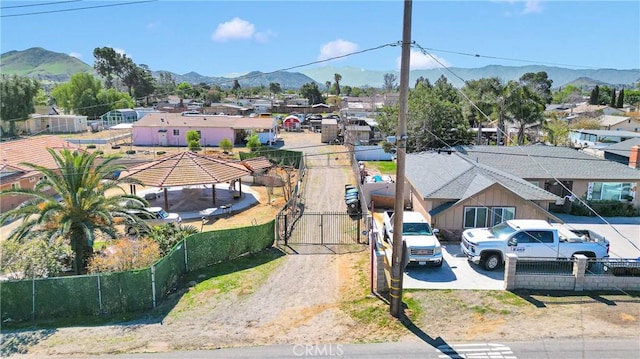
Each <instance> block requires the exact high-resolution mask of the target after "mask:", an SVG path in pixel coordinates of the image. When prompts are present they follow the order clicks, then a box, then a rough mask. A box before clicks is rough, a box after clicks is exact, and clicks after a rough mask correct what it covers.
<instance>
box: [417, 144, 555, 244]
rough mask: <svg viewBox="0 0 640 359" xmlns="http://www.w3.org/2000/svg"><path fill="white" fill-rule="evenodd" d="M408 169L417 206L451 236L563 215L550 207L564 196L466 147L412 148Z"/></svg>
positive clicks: (455, 236)
mask: <svg viewBox="0 0 640 359" xmlns="http://www.w3.org/2000/svg"><path fill="white" fill-rule="evenodd" d="M499 148H503V147H499ZM405 173H406V179H407V183H408V185H409V186H408V187H409V192H410V202H411V206H412V207H413V210H415V211H418V212H421V213H422V214H424V215H425V216H426V218H427V219H428V220H429V221H430V222H431V223H432V224H433V226H434V227H436V228H438V229H440V230H441V231H442V232H443V234H445V235H446V236H448V237H450V238H459V236H460V233H461V232H462V231H463V230H464V229H466V228H474V227H486V226H493V225H495V224H497V223H500V222H502V221H504V220H508V219H514V218H534V219H545V220H553V221H558V219H557V218H556V217H555V216H554V215H553V214H551V213H549V212H548V211H547V209H548V207H549V205H551V204H553V203H555V202H557V201H559V200H561V199H560V197H558V196H557V195H554V194H552V193H549V192H548V191H545V190H544V189H542V188H540V187H538V186H536V185H535V184H532V183H530V182H528V181H526V180H524V179H522V178H519V177H518V176H515V175H513V174H510V173H507V172H506V171H501V170H499V169H497V168H495V167H492V166H489V165H486V164H484V163H482V161H480V162H478V161H475V160H474V159H472V158H471V157H469V156H466V155H464V154H463V153H459V152H456V151H450V152H447V151H441V152H440V153H438V152H423V153H413V154H407V156H406V170H405Z"/></svg>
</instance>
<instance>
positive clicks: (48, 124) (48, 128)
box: [23, 115, 89, 135]
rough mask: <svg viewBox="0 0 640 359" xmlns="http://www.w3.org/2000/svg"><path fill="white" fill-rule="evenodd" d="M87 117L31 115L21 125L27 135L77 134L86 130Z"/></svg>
mask: <svg viewBox="0 0 640 359" xmlns="http://www.w3.org/2000/svg"><path fill="white" fill-rule="evenodd" d="M88 128H89V127H88V124H87V116H79V115H32V116H31V117H30V118H29V119H27V120H25V121H24V123H23V130H24V132H26V133H28V134H32V135H35V134H40V133H79V132H87V130H88Z"/></svg>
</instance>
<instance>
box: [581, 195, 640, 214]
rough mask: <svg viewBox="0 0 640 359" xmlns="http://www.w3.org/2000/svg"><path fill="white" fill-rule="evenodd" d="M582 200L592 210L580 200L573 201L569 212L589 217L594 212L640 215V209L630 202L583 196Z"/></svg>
mask: <svg viewBox="0 0 640 359" xmlns="http://www.w3.org/2000/svg"><path fill="white" fill-rule="evenodd" d="M582 200H583V201H585V202H586V203H587V205H588V206H589V207H591V208H592V209H593V211H591V210H590V209H589V208H587V206H585V205H584V204H582V202H578V201H575V202H573V205H572V206H571V212H570V213H571V214H572V215H574V216H589V217H595V216H596V213H598V214H599V215H601V216H602V217H636V216H638V215H640V211H638V210H637V209H636V208H635V207H634V206H633V205H632V204H631V203H625V202H620V201H593V200H592V201H586V200H585V199H584V198H583V199H582ZM594 211H595V213H594Z"/></svg>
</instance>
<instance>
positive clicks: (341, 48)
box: [318, 39, 358, 61]
mask: <svg viewBox="0 0 640 359" xmlns="http://www.w3.org/2000/svg"><path fill="white" fill-rule="evenodd" d="M356 51H358V44H356V43H353V42H351V41H346V40H342V39H338V40H335V41H331V42H327V43H326V44H324V45H323V46H322V48H320V54H319V55H318V61H322V60H327V59H330V58H334V57H337V56H342V55H347V54H350V53H353V52H356Z"/></svg>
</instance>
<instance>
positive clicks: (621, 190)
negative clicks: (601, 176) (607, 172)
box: [587, 182, 635, 201]
mask: <svg viewBox="0 0 640 359" xmlns="http://www.w3.org/2000/svg"><path fill="white" fill-rule="evenodd" d="M631 187H632V184H631V183H623V182H590V183H589V187H588V188H587V199H588V200H594V201H620V200H626V199H629V197H632V198H631V199H633V194H632V193H631ZM634 187H635V184H634Z"/></svg>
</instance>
